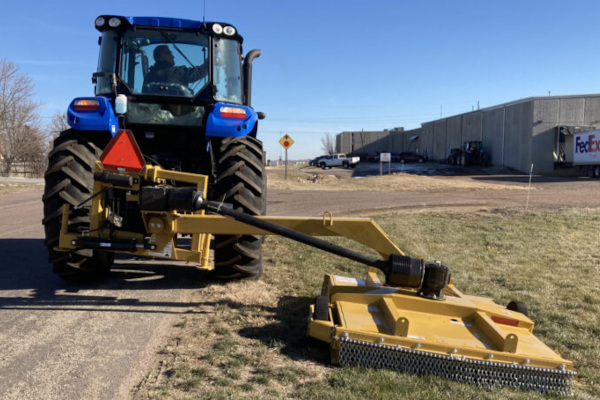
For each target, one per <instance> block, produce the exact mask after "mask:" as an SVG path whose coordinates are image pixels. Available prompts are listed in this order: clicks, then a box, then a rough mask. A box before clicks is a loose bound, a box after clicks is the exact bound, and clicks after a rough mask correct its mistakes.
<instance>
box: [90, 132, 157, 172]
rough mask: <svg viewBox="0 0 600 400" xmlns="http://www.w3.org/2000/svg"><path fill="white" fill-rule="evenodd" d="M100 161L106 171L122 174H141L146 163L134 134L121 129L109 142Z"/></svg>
mask: <svg viewBox="0 0 600 400" xmlns="http://www.w3.org/2000/svg"><path fill="white" fill-rule="evenodd" d="M100 161H101V162H102V165H103V166H104V168H106V169H112V170H117V171H120V172H125V171H127V172H136V173H137V172H140V171H141V170H142V168H144V165H146V162H145V161H144V156H143V155H142V152H141V150H140V148H139V146H138V144H137V142H136V141H135V138H134V137H133V132H131V131H129V130H125V129H121V130H120V131H118V132H117V134H116V135H115V136H114V137H113V138H112V139H111V141H110V142H108V145H107V146H106V148H105V149H104V152H102V155H101V156H100Z"/></svg>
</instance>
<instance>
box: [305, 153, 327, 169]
mask: <svg viewBox="0 0 600 400" xmlns="http://www.w3.org/2000/svg"><path fill="white" fill-rule="evenodd" d="M326 157H327V156H326V155H324V156H319V157H315V158H313V159H312V160H310V161H309V162H308V165H310V166H311V167H318V166H319V160H320V159H322V158H326Z"/></svg>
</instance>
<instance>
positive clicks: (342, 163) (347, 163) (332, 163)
mask: <svg viewBox="0 0 600 400" xmlns="http://www.w3.org/2000/svg"><path fill="white" fill-rule="evenodd" d="M359 162H360V157H346V155H345V154H343V153H340V154H331V155H329V156H327V157H325V158H322V159H320V160H319V167H321V169H325V168H331V167H343V168H354V167H356V164H358V163H359Z"/></svg>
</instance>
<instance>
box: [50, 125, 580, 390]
mask: <svg viewBox="0 0 600 400" xmlns="http://www.w3.org/2000/svg"><path fill="white" fill-rule="evenodd" d="M140 154H141V153H140V151H139V148H138V147H137V145H136V143H135V139H134V137H133V135H132V133H131V132H130V131H120V132H119V133H118V134H117V135H116V136H115V138H114V139H113V140H112V141H111V142H110V143H109V144H108V146H107V148H106V150H105V152H104V153H103V154H102V155H101V157H100V161H97V162H96V164H95V172H94V188H93V195H92V196H91V198H90V199H89V200H91V207H90V209H89V218H90V224H89V227H87V228H85V229H82V227H81V226H79V225H77V226H76V229H72V228H73V224H70V223H69V221H70V218H71V216H72V215H73V214H74V213H77V209H78V207H71V206H70V205H69V204H66V203H65V204H64V205H63V208H62V223H61V231H60V240H59V245H58V247H57V248H55V251H57V252H63V253H64V254H69V252H74V251H81V250H90V251H95V250H99V249H102V250H104V251H109V252H111V253H126V254H131V255H135V256H145V257H153V258H159V259H160V258H163V259H171V260H179V261H187V262H190V263H192V264H194V265H196V266H197V267H198V268H200V269H204V270H210V269H211V268H212V266H211V264H210V262H209V250H210V247H211V239H212V237H213V235H280V236H284V237H287V238H290V239H293V240H296V241H299V242H302V243H304V244H307V245H310V246H313V247H316V248H319V249H321V250H324V251H328V252H330V253H333V254H336V255H339V256H342V257H345V258H348V259H350V260H353V261H357V262H360V263H363V264H365V265H367V266H369V267H370V268H369V270H368V273H367V277H366V279H364V280H359V279H354V278H349V277H342V276H333V275H327V276H326V277H325V281H324V284H323V289H322V293H321V296H319V297H318V298H317V301H316V303H315V304H314V305H312V306H311V309H310V315H309V319H308V334H309V336H311V337H314V338H316V339H319V340H322V341H325V342H328V343H329V344H330V346H331V359H332V362H333V363H334V364H340V365H362V366H366V367H374V368H390V369H394V370H398V371H402V372H407V373H414V374H429V375H436V376H441V377H445V378H449V379H453V380H457V381H460V382H466V383H472V384H477V385H483V386H492V387H494V386H510V387H515V388H520V389H525V390H535V391H539V392H543V393H545V392H552V393H560V394H570V393H571V390H572V379H573V377H574V375H575V372H574V368H573V363H572V362H570V361H567V360H565V359H563V358H561V357H560V356H559V355H558V354H556V353H555V352H554V351H552V350H551V349H550V348H549V347H547V346H546V345H545V344H544V343H542V342H541V341H540V340H539V339H537V338H536V337H535V336H534V335H533V326H534V324H533V322H532V321H531V320H530V319H529V318H528V317H527V316H526V315H525V314H524V313H526V310H525V309H524V305H523V304H522V303H517V302H512V303H511V304H509V305H508V307H503V306H500V305H497V304H495V303H494V302H493V300H492V299H488V298H481V297H475V296H469V295H465V294H463V293H461V292H460V291H459V290H458V289H457V288H456V287H455V285H454V282H453V281H452V280H451V277H450V271H449V269H448V267H447V266H446V265H445V264H443V263H441V262H439V261H432V262H425V261H423V260H422V259H420V258H414V257H409V256H406V255H404V253H403V252H402V251H401V250H400V249H399V248H398V247H397V246H396V245H395V244H394V243H393V242H392V241H391V240H390V238H389V237H388V236H387V235H386V234H385V233H384V232H383V231H382V230H381V229H380V228H379V227H378V226H377V224H375V222H374V221H372V220H370V219H364V218H342V219H333V218H332V217H331V215H330V214H325V215H324V217H323V218H301V217H266V216H261V217H256V216H252V215H250V214H248V213H245V212H243V211H238V210H235V209H234V207H232V205H231V204H227V203H222V202H218V201H212V200H207V199H206V197H205V194H206V192H207V184H208V177H206V176H203V175H198V174H189V173H183V172H177V171H167V170H164V169H162V168H160V167H158V166H153V165H145V164H144V163H143V158H142V157H141V156H140ZM127 171H129V172H127ZM186 185H187V186H186ZM86 200H88V199H86ZM133 209H135V210H137V213H138V217H139V219H140V220H141V225H140V226H142V227H143V228H142V229H141V230H139V231H124V230H122V229H121V228H120V226H122V220H123V215H124V214H122V213H123V210H133ZM129 212H131V211H129ZM130 217H131V216H130ZM185 236H188V237H190V238H191V240H190V241H185V242H184V241H182V238H183V237H185ZM316 236H343V237H346V238H349V239H352V240H355V241H356V242H358V243H361V244H363V245H366V246H368V247H370V248H372V249H374V250H375V251H376V252H377V253H379V254H380V256H381V257H382V258H381V259H377V258H373V257H370V256H368V255H364V254H362V253H358V252H355V251H352V250H349V249H346V248H344V247H341V246H338V245H336V244H333V243H330V242H328V241H324V240H322V239H319V238H317V237H316ZM180 241H181V243H180ZM377 271H380V272H381V273H382V274H383V276H385V280H384V281H383V282H382V281H381V280H380V278H379V277H378V274H377Z"/></svg>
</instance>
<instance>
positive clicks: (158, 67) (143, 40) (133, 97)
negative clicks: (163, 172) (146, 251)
mask: <svg viewBox="0 0 600 400" xmlns="http://www.w3.org/2000/svg"><path fill="white" fill-rule="evenodd" d="M95 27H96V29H97V30H98V31H100V32H101V36H100V38H99V45H100V53H99V60H98V68H97V71H96V72H95V73H94V74H93V78H92V80H93V83H94V84H95V95H96V97H94V98H87V97H86V98H77V99H75V100H73V102H72V103H71V105H70V106H69V109H68V111H67V116H68V122H69V125H70V126H71V127H72V128H73V129H75V130H78V131H96V132H97V131H101V132H104V133H105V134H108V133H110V135H108V138H110V137H112V136H114V135H115V134H116V132H117V131H118V130H119V129H129V130H131V131H133V133H134V135H135V138H136V141H137V142H138V144H139V145H140V147H141V148H142V151H143V152H144V153H145V154H147V155H150V156H151V157H153V158H154V159H156V160H157V161H158V162H159V163H160V164H161V165H163V166H165V167H167V168H169V169H176V170H187V171H189V172H207V171H206V168H207V164H206V162H207V161H208V159H207V157H206V156H202V155H201V154H202V153H204V154H205V153H206V149H208V148H209V147H210V142H211V141H212V140H213V139H219V140H220V139H223V138H235V137H242V136H252V137H256V132H257V125H258V124H257V121H258V119H259V115H260V118H262V117H263V114H262V113H259V114H257V113H256V112H255V111H254V110H253V109H252V108H251V107H250V102H251V79H252V78H251V74H252V61H253V60H254V59H255V58H256V57H258V56H260V50H252V51H250V52H249V53H248V55H247V56H246V57H245V58H244V57H242V42H243V38H242V37H241V36H240V35H239V34H238V32H237V29H236V28H235V27H233V26H231V25H229V24H224V23H216V22H202V21H192V20H186V19H175V18H163V17H120V16H110V15H102V16H99V17H98V18H96V20H95ZM200 170H204V171H200Z"/></svg>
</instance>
